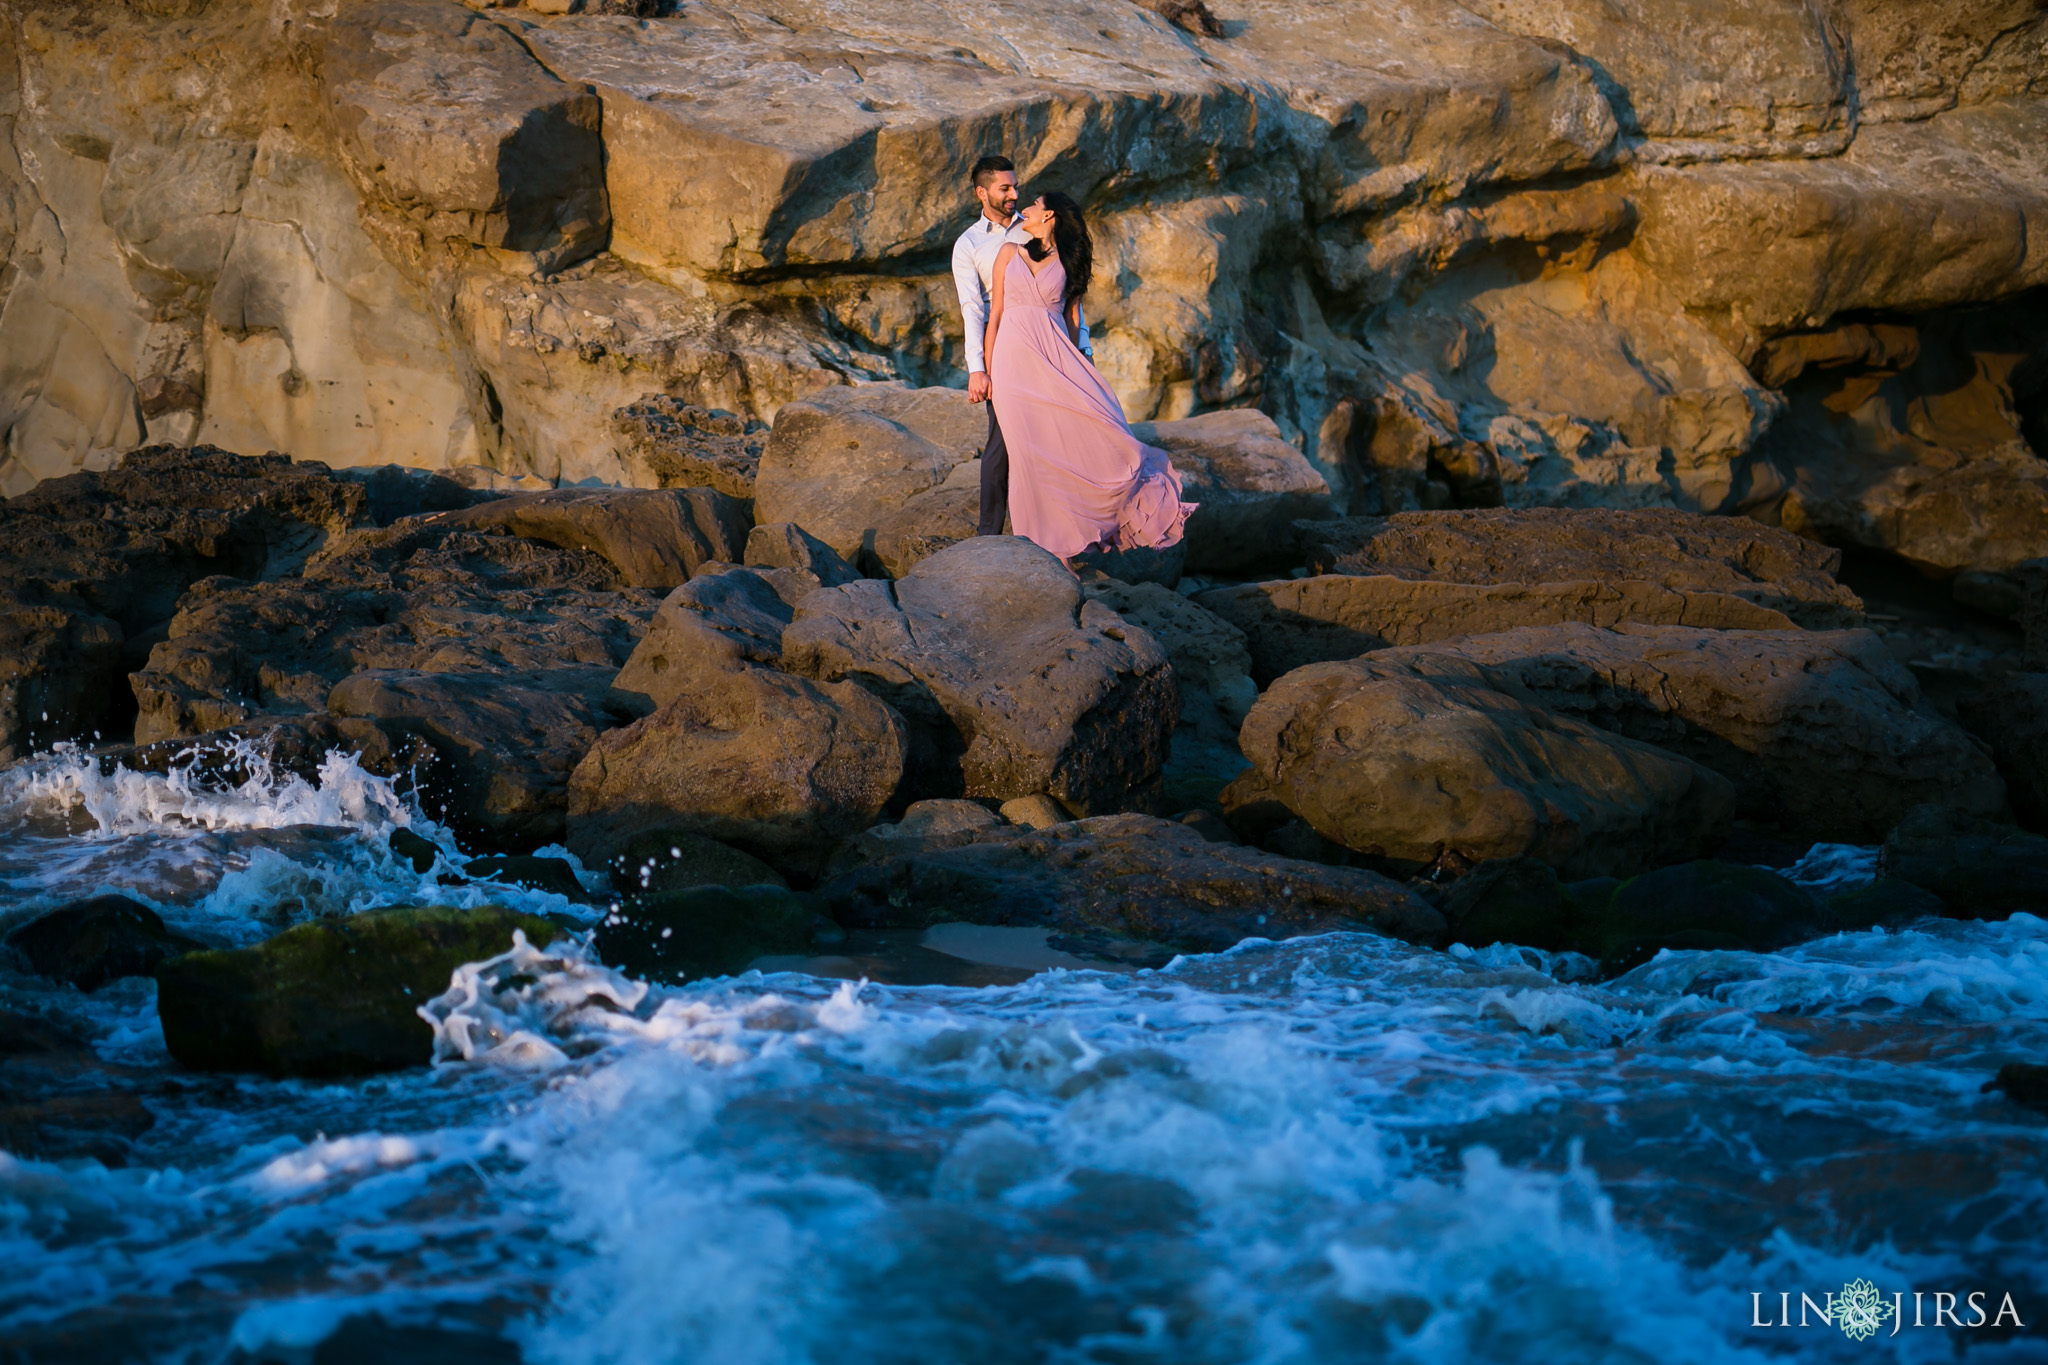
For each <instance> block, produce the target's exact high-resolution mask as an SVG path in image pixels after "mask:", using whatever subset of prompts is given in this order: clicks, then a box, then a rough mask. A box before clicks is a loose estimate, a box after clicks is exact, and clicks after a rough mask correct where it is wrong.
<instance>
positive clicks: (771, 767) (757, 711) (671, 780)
mask: <svg viewBox="0 0 2048 1365" xmlns="http://www.w3.org/2000/svg"><path fill="white" fill-rule="evenodd" d="M905 748H906V741H905V737H904V729H903V722H902V720H901V719H900V718H899V717H898V716H897V715H896V713H895V712H894V711H892V710H891V709H890V708H889V707H888V706H886V705H885V704H883V703H882V702H880V701H878V700H876V699H875V697H874V696H873V695H872V694H871V693H869V692H866V691H864V690H862V689H861V688H860V687H857V686H855V685H854V684H852V683H848V682H825V683H817V682H812V681H810V680H808V679H804V678H792V677H787V676H784V675H783V674H780V673H776V672H773V671H771V670H769V669H765V668H759V667H752V666H749V667H743V668H736V669H734V670H733V671H731V672H729V673H724V674H720V675H716V676H714V677H712V678H711V679H710V680H709V682H708V684H707V685H705V686H702V687H696V688H688V689H685V690H682V691H680V692H678V694H677V695H676V696H675V697H673V698H672V699H671V700H670V701H668V702H667V703H665V704H664V705H663V706H662V708H661V709H660V710H658V711H656V712H654V713H653V714H652V715H650V716H647V717H644V718H643V719H641V720H638V721H635V722H634V723H633V724H631V725H629V726H627V727H625V728H624V729H622V730H613V731H611V732H610V733H608V734H606V735H604V736H603V737H602V738H601V739H599V740H598V742H597V743H596V745H595V746H593V747H592V748H591V750H590V752H589V754H587V755H586V756H585V757H584V759H583V761H582V763H581V764H579V765H578V766H577V768H576V771H575V773H574V774H573V776H572V777H571V778H570V782H569V819H568V845H569V848H570V850H571V851H572V852H574V853H575V854H576V855H577V856H578V857H580V858H582V859H583V861H584V862H585V863H586V864H596V863H606V862H609V861H610V860H611V859H612V858H613V857H614V856H615V855H616V854H617V853H619V852H620V851H621V850H622V849H624V848H625V847H626V844H627V841H628V840H630V839H631V838H632V837H633V836H634V835H636V834H640V833H642V832H645V831H648V830H655V829H664V830H665V829H680V830H685V831H688V832H691V833H696V834H701V835H703V836H705V837H706V838H710V839H716V840H718V841H719V842H720V843H726V844H731V845H733V846H734V847H736V848H740V849H744V850H745V851H747V852H748V853H751V854H753V855H755V856H756V857H759V858H761V859H763V860H765V861H766V862H768V863H769V864H771V865H772V866H775V867H778V868H785V869H788V870H790V871H793V872H797V873H800V874H803V875H808V874H810V873H811V872H812V871H814V870H815V869H816V868H817V867H818V866H819V865H821V864H822V863H823V861H824V859H825V857H826V856H827V855H828V854H829V853H830V852H831V850H832V848H833V846H834V845H835V844H837V843H838V842H839V840H840V839H842V838H844V837H845V836H846V835H848V834H851V833H854V832H855V831H857V830H861V829H865V828H866V827H867V826H869V825H871V824H873V823H874V821H875V819H876V817H878V816H879V815H880V814H881V813H882V809H883V807H884V806H886V805H887V804H888V803H889V801H890V798H892V797H893V796H894V795H895V794H896V789H897V786H898V784H899V783H900V782H901V781H902V777H903V764H904V754H905Z"/></svg>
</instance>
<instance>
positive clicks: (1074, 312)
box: [1067, 299, 1081, 350]
mask: <svg viewBox="0 0 2048 1365" xmlns="http://www.w3.org/2000/svg"><path fill="white" fill-rule="evenodd" d="M1067 340H1069V341H1071V342H1073V343H1074V349H1075V350H1079V349H1080V348H1081V300H1079V299H1069V300H1068V301H1067Z"/></svg>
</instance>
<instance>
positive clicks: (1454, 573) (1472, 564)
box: [1295, 507, 1863, 644]
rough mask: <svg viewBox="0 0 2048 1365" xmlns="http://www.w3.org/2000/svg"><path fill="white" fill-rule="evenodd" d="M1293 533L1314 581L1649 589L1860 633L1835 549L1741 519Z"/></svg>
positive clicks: (1659, 510)
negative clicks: (1338, 578)
mask: <svg viewBox="0 0 2048 1365" xmlns="http://www.w3.org/2000/svg"><path fill="white" fill-rule="evenodd" d="M1295 533H1296V535H1297V537H1298V538H1299V540H1300V542H1301V543H1302V545H1303V548H1304V549H1305V551H1306V558H1307V561H1308V564H1309V567H1310V572H1312V573H1316V574H1331V573H1342V574H1358V575H1361V576H1366V577H1373V576H1379V575H1385V576H1389V577H1393V578H1402V579H1407V580H1409V581H1411V582H1436V583H1470V584H1477V585H1482V586H1485V585H1498V584H1539V583H1583V582H1589V581H1590V582H1596V583H1604V584H1608V585H1611V586H1614V587H1616V588H1622V587H1623V585H1630V587H1631V588H1633V589H1634V595H1635V596H1637V597H1638V598H1640V599H1641V600H1642V601H1643V602H1644V603H1645V604H1646V606H1647V604H1648V603H1649V602H1652V601H1655V600H1658V595H1655V594H1650V593H1647V592H1643V591H1642V590H1641V589H1642V588H1647V587H1653V586H1654V587H1657V588H1662V589H1665V590H1666V591H1667V592H1669V593H1675V594H1678V595H1680V596H1682V597H1683V596H1705V597H1709V598H1713V597H1738V598H1741V599H1743V600H1744V601H1746V602H1750V603H1753V604H1754V605H1755V606H1757V607H1760V608H1762V609H1763V610H1764V611H1765V612H1777V613H1780V614H1782V615H1783V616H1785V617H1786V618H1787V619H1788V620H1789V621H1790V622H1791V623H1792V624H1794V625H1798V626H1802V627H1805V628H1806V629H1809V630H1839V629H1845V628H1848V627H1851V626H1858V625H1861V624H1863V604H1862V602H1861V601H1860V600H1859V599H1858V598H1857V596H1856V594H1855V593H1853V592H1851V591H1850V590H1849V589H1848V588H1846V587H1844V586H1842V584H1841V583H1839V582H1837V581H1836V578H1835V575H1836V574H1837V573H1839V572H1840V571H1841V566H1842V553H1841V551H1839V550H1834V549H1830V548H1828V547H1827V546H1824V545H1817V544H1815V543H1814V542H1813V541H1810V540H1802V539H1801V538H1799V537H1798V536H1795V535H1793V534H1791V533H1790V532H1788V531H1783V530H1779V529H1777V528H1776V527H1770V526H1765V525H1763V524H1761V523H1759V522H1754V521H1750V520H1747V519H1745V518H1742V517H1710V516H1701V515H1699V514H1698V513H1694V512H1681V511H1678V510H1677V509H1675V508H1668V507H1646V508H1626V509H1624V508H1614V507H1586V508H1564V507H1530V508H1516V509H1507V508H1474V509H1467V510H1462V511H1444V512H1403V513H1400V514H1398V515H1396V516H1390V517H1351V518H1347V519H1343V520H1338V521H1324V522H1308V523H1305V524H1303V525H1300V526H1298V527H1296V528H1295ZM1635 585H1641V587H1640V588H1638V587H1636V586H1635ZM1703 605H1704V604H1703ZM1723 610H1732V609H1729V608H1723ZM1631 619H1645V618H1642V617H1634V618H1631ZM1517 624H1521V625H1536V624H1541V623H1539V622H1535V621H1524V622H1519V623H1517ZM1667 624H1681V625H1693V624H1706V623H1704V622H1669V623H1667ZM1397 643H1402V644H1407V643H1414V642H1411V641H1399V642H1397Z"/></svg>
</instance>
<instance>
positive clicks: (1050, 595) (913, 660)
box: [782, 536, 1177, 812]
mask: <svg viewBox="0 0 2048 1365" xmlns="http://www.w3.org/2000/svg"><path fill="white" fill-rule="evenodd" d="M782 647H783V656H784V663H783V666H784V667H785V668H787V669H788V670H789V671H790V672H792V673H797V674H801V675H803V676H805V677H810V678H817V679H820V680H838V679H846V680H850V681H852V682H855V683H858V684H859V685H861V686H862V687H865V688H867V689H869V690H870V691H872V692H873V693H874V694H875V695H876V696H879V697H881V698H882V699H883V700H885V701H887V702H888V703H889V704H890V705H891V706H892V707H894V708H895V710H896V711H897V712H898V713H899V714H901V715H902V717H903V720H904V723H905V725H906V727H907V729H908V734H909V742H910V746H911V749H910V763H909V770H908V774H907V779H906V780H907V785H906V789H905V794H906V795H907V796H909V797H911V798H913V799H923V798H927V797H937V796H968V797H993V798H996V799H998V800H1009V799H1010V798H1012V797H1017V796H1028V795H1032V794H1034V793H1038V792H1044V793H1047V794H1048V795H1051V796H1053V797H1055V798H1057V799H1058V800H1059V801H1060V802H1061V803H1062V804H1063V805H1065V806H1066V807H1068V808H1069V809H1070V810H1075V811H1080V812H1090V811H1102V810H1109V809H1115V808H1117V807H1118V806H1119V805H1123V804H1125V803H1127V802H1130V801H1131V800H1132V799H1133V793H1134V792H1138V791H1140V790H1141V789H1143V788H1145V787H1147V786H1148V785H1149V784H1151V783H1152V782H1153V781H1154V780H1155V779H1156V778H1157V776H1158V774H1159V771H1160V768H1161V766H1162V764H1163V763H1164V760H1165V757H1166V745H1167V740H1168V737H1169V735H1170V734H1171V731H1172V727H1173V722H1174V716H1175V714H1176V709H1177V703H1176V700H1175V692H1174V682H1173V670H1172V666H1171V664H1170V663H1169V662H1168V660H1167V657H1166V653H1165V651H1164V650H1162V649H1161V648H1160V647H1159V645H1158V643H1157V642H1156V641H1154V640H1153V639H1152V637H1151V636H1149V635H1147V634H1146V633H1145V632H1143V631H1142V630H1139V629H1137V628H1135V627H1133V626H1131V625H1130V624H1129V623H1127V622H1126V621H1124V620H1123V618H1122V617H1120V616H1118V615H1116V613H1114V612H1112V611H1110V610H1109V609H1108V608H1106V607H1104V606H1102V605H1101V604H1099V603H1095V602H1089V601H1086V600H1084V598H1083V597H1082V594H1081V589H1080V585H1079V584H1078V583H1077V582H1076V581H1075V579H1074V576H1073V575H1072V574H1070V573H1068V572H1067V570H1066V569H1065V568H1063V567H1062V566H1061V565H1060V562H1059V561H1058V560H1057V559H1055V558H1053V556H1051V555H1049V554H1047V553H1046V552H1045V551H1043V550H1041V549H1039V548H1038V547H1036V546H1034V545H1032V544H1031V543H1030V542H1028V541H1025V540H1020V539H1018V538H1016V537H1013V536H983V537H978V538H976V539H973V540H969V541H964V542H962V543H961V544H958V545H955V546H952V547H951V548H949V549H946V550H943V551H941V552H940V553H938V554H936V555H934V556H932V557H931V558H930V559H927V560H925V561H923V562H922V563H920V564H919V565H918V566H917V567H916V568H914V569H913V570H911V572H910V573H909V574H908V575H907V576H906V577H905V578H904V579H903V580H902V581H900V582H898V583H895V584H889V583H883V582H878V581H863V582H860V583H851V584H848V585H846V586H845V587H840V588H832V589H828V590H825V591H822V592H817V593H813V594H811V595H810V596H809V597H806V598H805V599H804V600H803V601H802V602H801V603H800V604H799V605H798V607H797V611H796V618H795V620H794V621H793V622H792V623H791V625H790V626H789V628H788V629H787V630H786V631H784V632H783V636H782Z"/></svg>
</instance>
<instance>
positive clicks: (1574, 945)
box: [1443, 857, 1615, 953]
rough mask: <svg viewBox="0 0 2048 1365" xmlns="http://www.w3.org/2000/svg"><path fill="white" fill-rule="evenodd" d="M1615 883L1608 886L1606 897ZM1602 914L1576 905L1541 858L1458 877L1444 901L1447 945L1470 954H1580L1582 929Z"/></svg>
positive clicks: (1487, 865) (1498, 862) (1498, 863)
mask: <svg viewBox="0 0 2048 1365" xmlns="http://www.w3.org/2000/svg"><path fill="white" fill-rule="evenodd" d="M1613 885H1615V883H1612V882H1610V883H1609V884H1608V890H1609V894H1610V895H1611V893H1612V887H1613ZM1605 908H1606V905H1605V898H1604V897H1603V898H1602V899H1601V900H1600V902H1599V903H1598V904H1594V905H1586V904H1582V903H1580V901H1579V900H1578V899H1576V898H1575V897H1574V896H1573V895H1572V894H1571V891H1570V890H1569V889H1568V887H1567V886H1566V884H1565V883H1564V882H1563V881H1562V880H1561V879H1560V878H1559V877H1558V875H1557V869H1556V868H1554V867H1552V866H1551V865H1550V864H1549V863H1547V862H1544V861H1543V860H1542V859H1541V858H1530V857H1519V858H1496V859H1492V860H1489V861H1487V862H1483V863H1480V864H1479V865H1478V866H1477V867H1475V868H1473V869H1472V870H1471V871H1470V872H1468V873H1466V874H1465V875H1464V876H1462V877H1460V878H1459V879H1458V880H1457V881H1456V882H1455V883H1454V884H1453V885H1452V887H1451V890H1450V892H1449V894H1448V895H1446V896H1445V897H1444V901H1443V912H1444V918H1445V919H1446V920H1448V921H1450V926H1451V940H1452V941H1453V942H1455V943H1463V944H1466V945H1468V946H1470V947H1474V948H1484V947H1487V946H1489V945H1491V944H1495V943H1514V944H1519V945H1522V946H1524V947H1529V948H1541V949H1543V950H1544V951H1545V952H1553V953H1555V952H1566V951H1570V952H1583V951H1584V948H1583V947H1582V946H1581V945H1582V944H1584V943H1585V942H1586V940H1587V933H1586V931H1587V929H1588V927H1589V926H1590V925H1591V924H1592V923H1594V922H1595V921H1596V920H1597V918H1598V915H1599V912H1600V911H1602V910H1604V909H1605Z"/></svg>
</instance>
